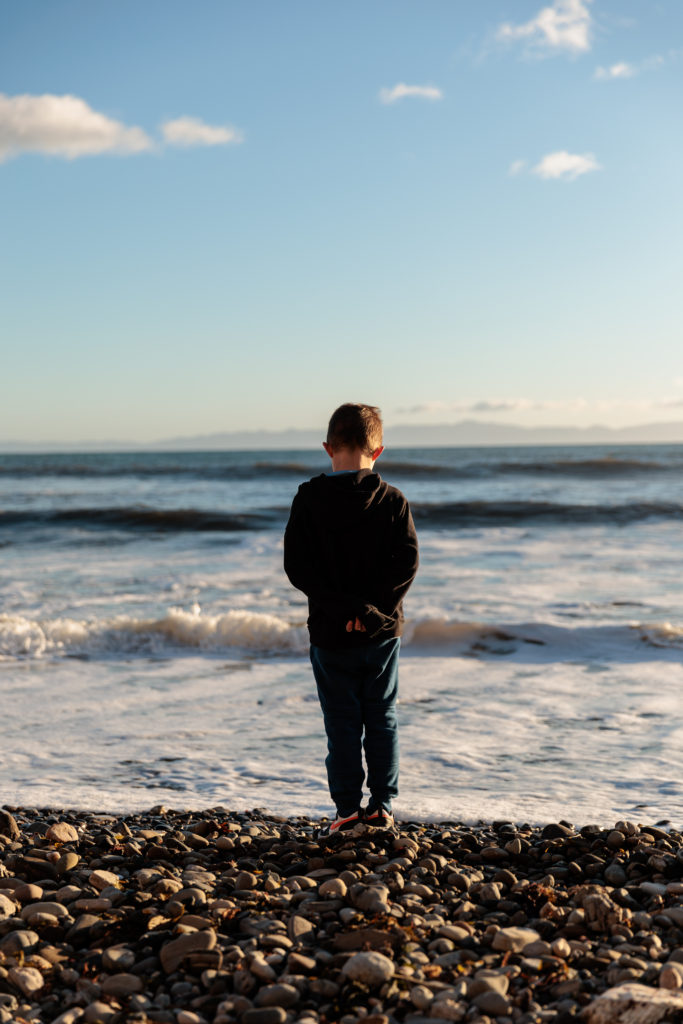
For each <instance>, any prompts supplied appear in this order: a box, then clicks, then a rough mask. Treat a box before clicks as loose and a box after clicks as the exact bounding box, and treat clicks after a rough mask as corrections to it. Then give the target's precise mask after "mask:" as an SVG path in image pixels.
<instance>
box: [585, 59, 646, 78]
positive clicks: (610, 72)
mask: <svg viewBox="0 0 683 1024" xmlns="http://www.w3.org/2000/svg"><path fill="white" fill-rule="evenodd" d="M637 74H638V72H637V70H636V68H635V67H634V66H633V64H627V63H626V62H625V61H621V63H619V64H611V65H610V67H608V68H596V69H595V75H594V76H593V77H594V78H602V79H613V78H633V76H634V75H637Z"/></svg>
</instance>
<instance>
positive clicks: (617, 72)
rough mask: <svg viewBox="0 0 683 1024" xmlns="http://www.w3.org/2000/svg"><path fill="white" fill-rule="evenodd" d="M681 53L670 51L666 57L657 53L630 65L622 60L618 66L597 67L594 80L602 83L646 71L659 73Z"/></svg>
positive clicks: (631, 76) (632, 76)
mask: <svg viewBox="0 0 683 1024" xmlns="http://www.w3.org/2000/svg"><path fill="white" fill-rule="evenodd" d="M679 55H680V51H677V50H670V51H669V53H668V54H667V56H666V57H664V56H662V54H660V53H655V54H653V55H652V56H651V57H645V58H643V60H639V61H638V62H637V63H635V64H633V63H631V64H629V63H628V62H627V61H625V60H622V61H619V62H617V63H616V64H610V66H609V67H606V68H605V67H597V68H596V69H595V72H594V74H593V78H597V79H598V80H600V81H603V82H604V81H607V82H610V81H614V80H615V79H619V78H634V77H635V76H636V75H640V74H642V72H644V71H658V70H659V69H660V68H662V67H663V66H664V65H665V64H666V63H667V62H668V61H675V60H677V59H678V57H679Z"/></svg>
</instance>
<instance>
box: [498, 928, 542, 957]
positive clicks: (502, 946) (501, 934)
mask: <svg viewBox="0 0 683 1024" xmlns="http://www.w3.org/2000/svg"><path fill="white" fill-rule="evenodd" d="M540 937H541V936H540V935H539V934H538V932H535V931H534V930H533V929H532V928H501V929H500V930H499V931H497V932H496V934H495V935H494V936H493V942H492V943H491V945H492V946H493V948H494V949H498V950H503V951H505V952H507V951H508V950H509V951H510V952H512V953H521V952H522V950H523V949H524V947H525V946H528V945H529V943H530V942H538V940H539V939H540Z"/></svg>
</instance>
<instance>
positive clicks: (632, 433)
mask: <svg viewBox="0 0 683 1024" xmlns="http://www.w3.org/2000/svg"><path fill="white" fill-rule="evenodd" d="M323 436H324V430H323V429H322V428H319V429H317V430H247V431H226V432H224V433H220V434H197V435H194V436H191V437H172V438H168V439H166V440H162V441H156V442H146V443H140V444H136V443H135V442H131V441H78V442H60V441H44V442H40V443H39V442H35V443H28V442H21V441H4V442H2V441H0V452H4V453H19V452H59V451H63V452H87V451H103V452H104V451H108V452H112V451H207V450H221V449H227V450H230V449H269V448H270V449H274V448H275V449H282V448H294V449H296V448H317V447H318V446H319V445H320V443H321V441H322V440H323ZM385 440H386V442H387V444H389V445H391V446H393V447H405V448H407V447H415V448H419V447H430V446H444V445H452V446H462V447H468V446H470V445H472V446H476V445H500V446H505V445H538V444H566V445H577V444H683V422H678V421H672V422H668V423H643V424H640V425H637V426H633V427H617V428H614V427H604V426H599V425H596V426H591V427H561V426H558V427H518V426H513V425H512V424H510V423H485V422H482V421H480V420H461V421H460V422H458V423H437V424H433V425H427V424H407V423H402V424H396V425H395V426H385Z"/></svg>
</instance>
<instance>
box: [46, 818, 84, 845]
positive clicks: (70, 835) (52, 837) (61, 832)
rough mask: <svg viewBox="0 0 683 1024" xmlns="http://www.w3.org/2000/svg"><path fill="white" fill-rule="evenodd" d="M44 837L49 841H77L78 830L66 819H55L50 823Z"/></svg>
mask: <svg viewBox="0 0 683 1024" xmlns="http://www.w3.org/2000/svg"><path fill="white" fill-rule="evenodd" d="M45 838H46V839H48V840H49V841H50V842H51V843H77V842H78V832H77V831H76V829H75V828H74V827H73V825H70V824H69V823H68V821H57V822H55V823H54V825H50V827H49V829H48V830H47V832H46V833H45Z"/></svg>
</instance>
